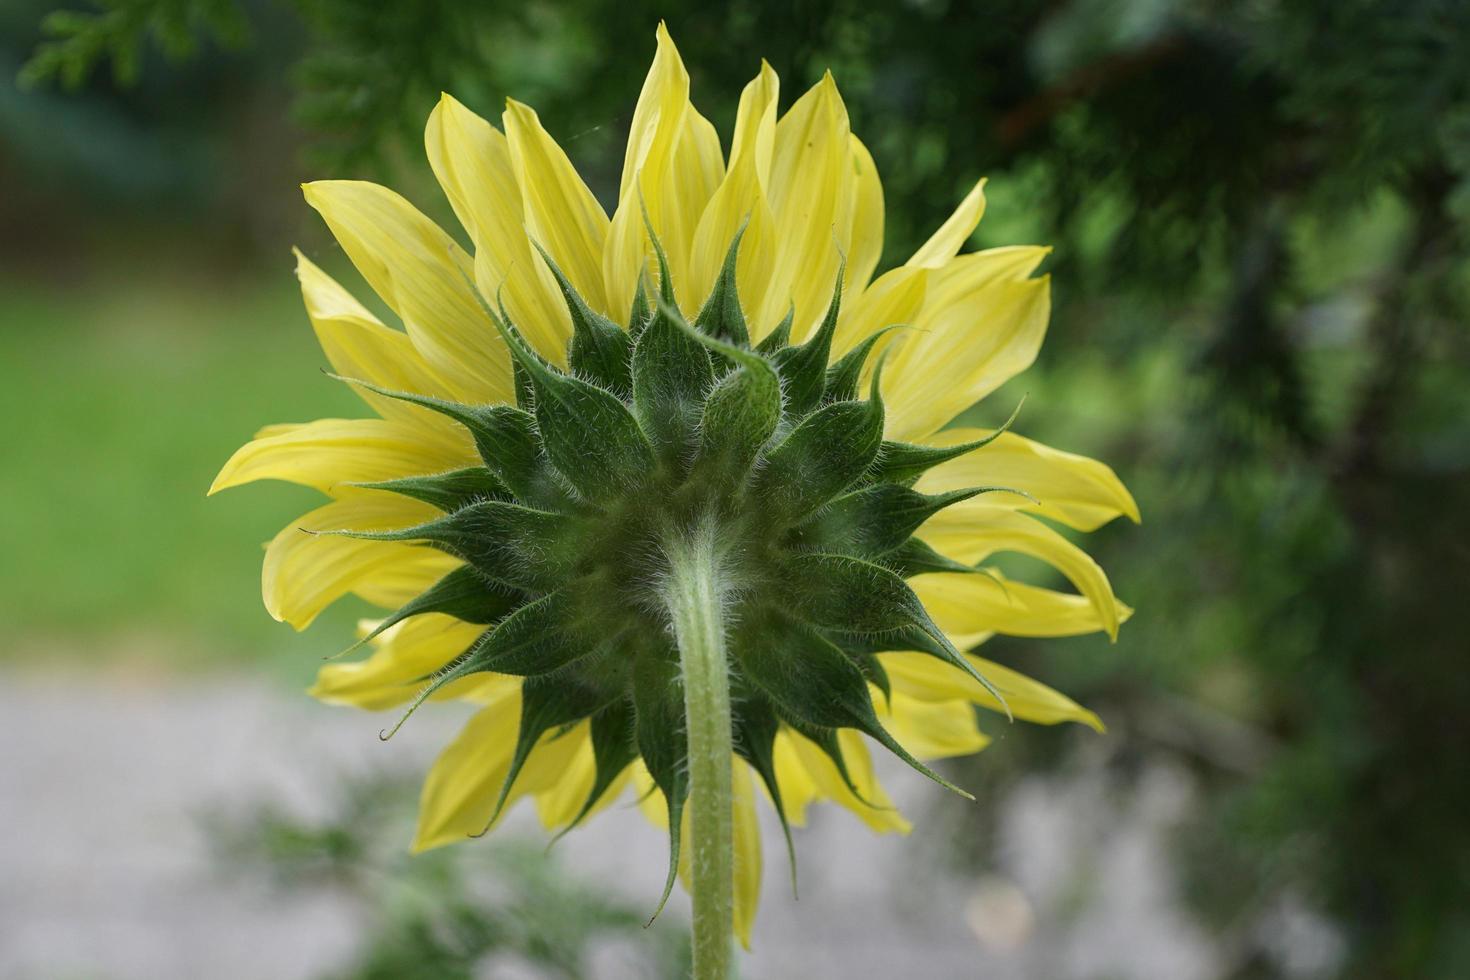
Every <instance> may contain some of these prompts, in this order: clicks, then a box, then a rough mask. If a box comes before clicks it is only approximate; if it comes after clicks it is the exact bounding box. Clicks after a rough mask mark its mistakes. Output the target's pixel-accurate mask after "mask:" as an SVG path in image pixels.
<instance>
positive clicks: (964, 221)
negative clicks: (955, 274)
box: [904, 178, 985, 269]
mask: <svg viewBox="0 0 1470 980" xmlns="http://www.w3.org/2000/svg"><path fill="white" fill-rule="evenodd" d="M983 214H985V180H984V178H981V180H980V182H979V183H977V184H976V185H975V186H974V188H973V189H972V190H971V191H970V193H968V194H966V195H965V199H964V200H963V201H961V202H960V206H959V207H957V208H955V211H954V214H951V215H950V216H949V218H948V219H946V220H945V222H944V224H942V225H940V226H939V230H938V231H936V232H935V233H934V234H933V235H931V236H930V238H929V240H928V241H927V242H925V243H924V244H923V245H922V246H920V247H919V250H918V251H917V252H915V253H914V254H913V256H912V257H911V258H910V259H909V260H908V262H906V263H904V264H905V265H911V266H922V267H924V268H928V269H938V268H941V267H942V266H944V265H945V264H946V263H947V262H949V260H950V259H952V258H954V257H955V256H956V255H958V254H959V251H960V249H962V248H964V246H965V242H967V241H969V240H970V236H971V235H973V234H974V233H975V229H976V228H977V227H978V226H979V224H980V217H981V216H982V215H983Z"/></svg>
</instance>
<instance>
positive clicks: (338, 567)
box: [261, 493, 460, 630]
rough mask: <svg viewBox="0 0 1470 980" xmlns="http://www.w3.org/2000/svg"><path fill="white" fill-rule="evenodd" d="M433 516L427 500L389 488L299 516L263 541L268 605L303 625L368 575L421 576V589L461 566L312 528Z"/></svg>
mask: <svg viewBox="0 0 1470 980" xmlns="http://www.w3.org/2000/svg"><path fill="white" fill-rule="evenodd" d="M438 515H439V511H438V510H436V509H435V508H433V507H430V506H429V505H428V504H424V503H419V502H418V501H415V500H409V499H407V498H405V497H399V496H396V495H394V494H387V493H374V494H367V493H364V494H354V495H353V496H351V497H347V498H344V499H342V500H334V501H332V502H331V503H329V504H327V505H326V506H324V507H318V508H317V509H316V510H314V511H311V512H310V513H308V514H304V515H302V516H301V518H300V519H298V520H296V521H293V522H292V523H291V524H289V525H288V526H287V527H285V528H283V529H282V530H281V533H279V534H277V535H276V536H275V538H274V540H272V541H271V543H270V544H269V545H267V546H266V551H265V564H264V566H263V567H262V569H261V592H262V594H263V595H264V598H265V607H266V610H267V611H269V612H270V614H271V615H272V616H273V617H275V618H276V619H278V620H282V621H284V622H287V623H290V624H291V625H292V626H294V627H296V628H297V629H298V630H301V629H305V628H306V627H307V626H308V625H310V623H311V621H312V620H313V619H315V618H316V617H317V615H318V614H319V613H320V612H321V611H322V610H323V609H325V608H326V607H327V606H329V605H331V604H332V603H333V602H335V601H337V600H338V599H340V598H341V597H342V596H344V595H346V594H347V593H349V592H361V591H363V590H364V589H366V588H369V587H370V584H371V582H372V580H373V579H374V578H380V577H387V578H389V579H395V580H400V581H401V580H402V579H403V578H404V577H405V576H407V575H409V574H411V573H415V572H416V573H417V574H418V578H419V579H421V580H423V579H427V580H426V581H423V585H422V586H421V588H420V591H422V589H423V588H427V587H428V586H429V585H432V584H433V583H434V582H435V581H437V580H438V579H439V578H440V577H442V576H443V575H445V574H447V573H448V572H449V571H450V570H451V569H453V568H454V567H456V566H457V565H458V564H460V563H459V562H458V561H456V560H455V559H452V558H450V557H449V556H448V555H444V554H440V553H437V552H431V551H430V550H429V549H427V548H418V547H415V546H414V545H410V544H401V543H398V542H390V541H361V540H358V539H356V538H349V537H345V536H342V535H335V534H321V533H313V532H322V531H341V530H349V529H351V530H360V531H382V530H388V529H391V528H400V527H409V526H412V525H414V524H419V523H422V522H423V521H426V520H430V519H432V518H434V517H436V516H438Z"/></svg>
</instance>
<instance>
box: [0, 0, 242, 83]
mask: <svg viewBox="0 0 1470 980" xmlns="http://www.w3.org/2000/svg"><path fill="white" fill-rule="evenodd" d="M100 7H101V9H100V10H97V11H96V12H90V13H85V12H80V11H71V10H58V11H55V12H54V13H51V14H48V15H47V16H46V18H45V20H43V21H42V22H41V31H42V33H43V34H44V35H45V38H46V40H45V41H43V42H42V43H41V44H40V46H38V47H37V48H36V52H35V54H34V55H32V57H31V60H30V62H29V63H28V64H27V65H26V67H25V69H24V70H23V71H22V72H21V76H20V77H21V82H22V83H23V84H29V85H36V84H40V83H42V82H46V81H50V80H52V79H56V80H58V81H60V82H61V83H62V84H63V85H64V86H66V87H67V88H68V89H72V90H75V89H77V88H80V87H81V85H82V84H83V83H84V82H85V81H86V80H87V76H88V75H89V74H90V73H91V71H92V69H93V68H94V67H95V66H96V65H97V64H98V63H99V62H104V61H105V62H108V63H110V64H111V65H112V74H113V78H114V79H115V80H116V81H117V83H118V84H120V85H132V84H135V83H136V82H137V81H138V76H139V73H140V72H141V66H142V62H143V57H144V53H145V50H146V48H147V47H148V46H149V45H150V44H151V45H155V46H157V47H158V49H159V50H161V51H162V52H163V54H164V55H165V56H166V57H168V58H169V59H170V60H171V61H175V62H179V61H184V60H186V59H189V58H192V57H194V56H196V55H197V54H198V53H199V51H200V49H201V46H202V43H214V44H218V45H222V46H225V47H235V48H238V47H240V46H242V45H244V44H245V43H246V42H247V41H248V40H249V39H250V31H249V29H248V27H247V25H246V20H245V15H244V12H243V11H242V10H241V9H240V6H239V4H238V3H237V2H236V0H104V2H102V3H101V4H100Z"/></svg>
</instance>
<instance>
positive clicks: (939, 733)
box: [874, 654, 990, 759]
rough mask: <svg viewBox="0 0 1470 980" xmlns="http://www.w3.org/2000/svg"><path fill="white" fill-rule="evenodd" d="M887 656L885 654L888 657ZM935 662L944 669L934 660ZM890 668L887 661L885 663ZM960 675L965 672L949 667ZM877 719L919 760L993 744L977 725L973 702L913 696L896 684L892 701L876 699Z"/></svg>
mask: <svg viewBox="0 0 1470 980" xmlns="http://www.w3.org/2000/svg"><path fill="white" fill-rule="evenodd" d="M919 656H923V654H919ZM886 657H887V655H886V654H885V658H886ZM929 659H930V660H934V663H936V664H939V666H941V667H943V666H945V665H944V664H941V663H939V661H938V660H935V659H934V658H933V657H930V658H929ZM883 663H884V666H885V667H886V666H887V663H888V661H887V659H885V660H884V661H883ZM949 670H950V671H952V672H953V673H956V674H960V675H961V676H965V675H964V674H963V672H961V671H959V670H957V669H955V668H954V667H950V668H949ZM874 704H875V705H876V706H877V709H878V716H879V718H880V720H881V721H882V722H883V727H884V728H887V729H888V731H889V732H890V733H892V735H893V737H894V738H895V739H897V740H898V744H899V745H902V746H903V747H904V748H906V749H908V750H909V751H910V752H911V753H913V755H914V757H915V758H917V759H948V758H952V757H954V756H959V755H974V754H975V753H976V752H979V751H980V750H981V749H983V748H985V746H987V745H989V744H990V739H989V738H988V737H987V736H986V735H985V734H984V733H983V732H981V731H980V726H979V725H978V724H977V723H976V722H975V709H974V708H972V707H970V702H969V701H966V700H963V699H956V698H951V699H950V700H947V701H939V700H925V699H922V698H916V697H912V696H910V695H908V694H906V693H904V692H903V691H901V690H900V689H899V688H898V685H897V684H895V685H894V690H893V696H892V697H891V698H887V699H885V698H882V697H881V696H880V697H877V698H874Z"/></svg>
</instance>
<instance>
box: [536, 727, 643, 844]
mask: <svg viewBox="0 0 1470 980" xmlns="http://www.w3.org/2000/svg"><path fill="white" fill-rule="evenodd" d="M635 724H636V722H635V719H634V715H633V702H632V701H631V700H629V699H628V698H618V699H617V700H615V701H613V702H611V703H610V704H608V705H607V706H606V707H604V708H603V709H602V710H600V711H598V712H597V714H595V715H593V716H592V723H591V725H590V726H589V736H590V738H591V740H592V762H593V766H594V776H593V779H592V790H591V791H590V792H589V793H588V794H587V800H586V802H585V803H583V804H582V809H580V810H578V811H577V815H576V816H575V817H573V818H572V819H571V821H570V822H568V823H567V825H566V826H565V827H563V828H562V829H561V830H560V831H559V832H558V833H557V835H556V836H555V837H553V838H552V839H551V842H550V843H549V844H547V847H550V846H551V844H555V843H556V842H557V841H559V840H561V838H562V837H564V836H565V835H566V834H567V833H568V832H569V831H570V830H571V829H572V828H573V827H575V826H577V825H578V824H580V823H581V822H582V821H583V820H584V819H586V817H587V814H589V813H591V812H592V808H593V807H595V806H596V805H597V801H598V800H600V799H602V797H603V794H604V793H606V792H607V791H608V787H610V786H612V784H613V782H614V780H616V779H617V778H618V777H619V776H621V775H622V774H623V770H625V769H627V768H628V767H629V766H630V765H632V764H633V762H634V761H635V760H636V759H637V758H638V744H637V742H636V741H635V740H634V738H633V729H634V725H635Z"/></svg>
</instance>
